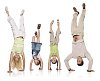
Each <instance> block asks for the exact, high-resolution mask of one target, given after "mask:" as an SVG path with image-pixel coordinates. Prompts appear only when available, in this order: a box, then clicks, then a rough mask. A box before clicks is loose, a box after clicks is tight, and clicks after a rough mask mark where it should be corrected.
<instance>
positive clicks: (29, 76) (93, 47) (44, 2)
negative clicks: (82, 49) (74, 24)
mask: <svg viewBox="0 0 100 81" xmlns="http://www.w3.org/2000/svg"><path fill="white" fill-rule="evenodd" d="M83 2H85V3H86V8H87V13H86V17H85V22H84V24H85V37H84V40H85V44H86V47H87V49H88V51H89V52H90V54H91V56H92V57H93V59H94V64H93V69H94V70H95V72H94V73H87V72H86V70H87V67H88V66H87V65H88V61H87V59H84V61H85V64H84V66H83V67H78V66H77V65H76V60H74V59H72V60H71V61H70V65H71V67H72V68H73V69H75V70H76V71H75V72H71V73H69V72H68V71H67V68H66V67H65V64H64V59H65V58H66V56H67V55H68V54H69V53H71V50H72V37H71V32H70V29H71V20H72V16H73V9H72V8H73V6H75V7H76V8H77V9H78V10H79V11H80V13H81V11H82V3H83ZM5 6H8V8H9V12H10V15H11V16H12V17H13V18H14V20H15V22H16V24H17V25H18V26H19V17H20V16H19V14H20V11H21V9H25V14H24V17H25V18H24V19H25V29H26V39H25V56H26V68H25V71H24V72H17V71H14V72H13V73H12V74H8V73H7V70H8V62H9V56H10V51H11V48H12V45H13V35H12V31H11V26H10V25H9V23H8V22H7V15H6V13H5ZM99 8H100V4H99V0H0V28H1V30H0V38H1V39H0V53H1V54H0V81H8V80H9V81H33V80H35V81H44V80H47V81H54V80H58V81H61V80H64V81H65V80H66V81H73V80H75V81H76V80H81V81H94V80H95V79H99V72H100V70H99V68H100V64H99V61H100V59H99V56H100V55H99V54H100V46H99V44H100V42H99V41H100V36H99V35H100V27H99V25H100V24H99V17H100V16H99V14H100V9H99ZM79 16H80V15H79ZM52 19H53V20H54V25H53V29H54V31H56V29H57V25H56V22H57V21H56V20H57V19H59V20H60V27H61V32H62V33H61V35H60V42H59V53H60V57H61V63H62V70H61V71H58V72H57V71H56V70H55V67H56V66H54V65H53V68H52V69H53V70H52V71H51V72H48V70H47V63H48V62H47V61H48V57H49V25H50V22H51V20H52ZM38 23H41V24H42V28H41V42H42V43H43V45H42V48H41V52H40V54H41V57H42V58H43V61H44V69H43V71H38V67H36V66H34V65H33V68H34V71H32V72H30V71H29V63H30V60H31V40H32V39H31V38H32V36H33V35H34V31H35V30H36V27H37V24H38Z"/></svg>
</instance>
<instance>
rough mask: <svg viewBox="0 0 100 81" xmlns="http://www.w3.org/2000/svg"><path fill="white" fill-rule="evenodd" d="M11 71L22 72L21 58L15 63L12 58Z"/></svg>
mask: <svg viewBox="0 0 100 81" xmlns="http://www.w3.org/2000/svg"><path fill="white" fill-rule="evenodd" d="M11 67H12V69H15V68H16V69H17V70H22V60H21V57H19V59H18V61H15V56H14V57H13V60H12V63H11Z"/></svg>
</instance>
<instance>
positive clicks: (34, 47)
mask: <svg viewBox="0 0 100 81" xmlns="http://www.w3.org/2000/svg"><path fill="white" fill-rule="evenodd" d="M41 45H42V43H37V42H32V55H33V56H37V55H38V54H39V52H40V50H41Z"/></svg>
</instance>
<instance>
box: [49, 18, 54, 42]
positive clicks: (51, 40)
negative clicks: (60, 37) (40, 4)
mask: <svg viewBox="0 0 100 81" xmlns="http://www.w3.org/2000/svg"><path fill="white" fill-rule="evenodd" d="M53 23H54V20H52V21H51V23H50V31H49V33H50V43H52V42H53V41H54V32H53V30H52V25H53Z"/></svg>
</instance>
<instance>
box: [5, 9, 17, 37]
mask: <svg viewBox="0 0 100 81" xmlns="http://www.w3.org/2000/svg"><path fill="white" fill-rule="evenodd" d="M5 11H6V13H7V15H8V22H9V23H10V25H11V28H12V32H13V37H14V38H16V37H17V36H18V27H17V25H16V23H15V21H14V19H13V18H12V17H11V16H10V15H9V11H8V7H5Z"/></svg>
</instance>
